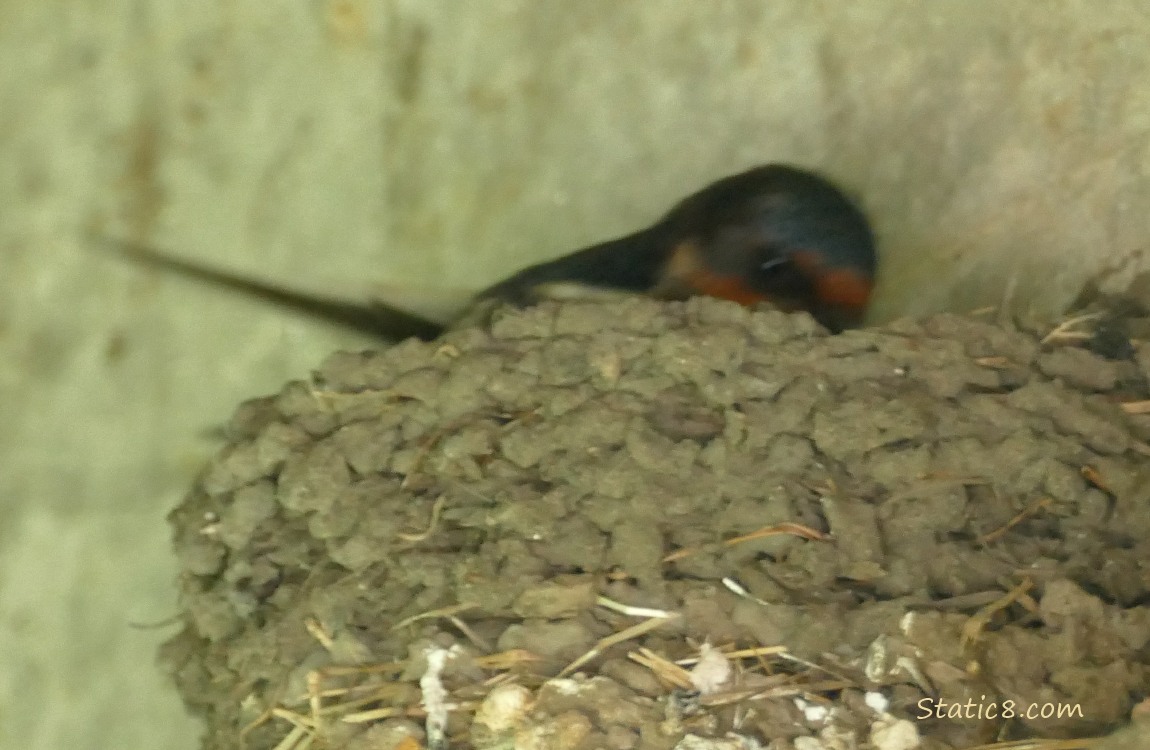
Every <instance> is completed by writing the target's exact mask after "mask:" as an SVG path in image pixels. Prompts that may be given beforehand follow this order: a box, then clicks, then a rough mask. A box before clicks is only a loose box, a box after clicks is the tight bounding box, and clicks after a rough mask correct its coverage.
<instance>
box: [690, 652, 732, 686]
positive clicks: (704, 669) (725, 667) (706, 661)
mask: <svg viewBox="0 0 1150 750" xmlns="http://www.w3.org/2000/svg"><path fill="white" fill-rule="evenodd" d="M730 681H731V661H730V659H728V658H727V657H726V656H724V655H723V652H722V651H720V650H719V649H717V648H715V647H713V646H712V645H711V644H709V643H704V644H703V645H702V646H700V647H699V661H698V662H696V663H695V666H694V667H692V669H691V685H692V686H694V688H695V689H696V690H698V691H699V694H700V695H711V694H712V693H717V692H718V691H719V690H721V689H722V688H723V686H725V685H726V684H727V683H728V682H730Z"/></svg>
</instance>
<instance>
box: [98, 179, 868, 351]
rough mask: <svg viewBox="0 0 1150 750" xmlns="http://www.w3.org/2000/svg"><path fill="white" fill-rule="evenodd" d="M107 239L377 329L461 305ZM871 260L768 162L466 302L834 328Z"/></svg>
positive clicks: (857, 225) (842, 324)
mask: <svg viewBox="0 0 1150 750" xmlns="http://www.w3.org/2000/svg"><path fill="white" fill-rule="evenodd" d="M110 242H111V244H113V245H114V246H116V248H117V249H118V250H119V251H120V252H121V253H122V254H124V255H127V256H128V257H130V258H132V259H134V260H136V261H140V262H144V263H146V264H149V265H153V266H156V267H160V268H163V269H166V270H172V271H175V272H178V273H180V274H182V275H185V276H190V277H193V278H198V279H200V280H203V281H207V282H209V283H212V284H215V285H220V286H224V287H227V288H231V289H235V290H237V291H241V292H243V293H246V294H249V295H252V296H256V297H259V298H262V299H266V300H268V301H271V302H275V303H277V304H281V305H284V306H286V307H288V308H292V309H297V310H300V311H302V312H306V313H310V314H312V315H316V316H319V317H321V318H324V319H328V320H331V321H334V322H338V323H342V324H345V325H348V326H350V327H353V328H356V329H359V330H366V331H368V332H370V333H373V334H376V335H381V336H383V337H384V338H387V339H389V340H398V339H402V338H407V337H410V336H415V337H418V338H422V339H425V340H426V339H431V338H434V337H435V336H437V335H438V334H439V333H441V332H442V331H443V329H444V328H446V327H449V326H450V325H451V323H452V322H454V321H457V320H460V319H461V316H462V314H463V311H464V309H466V308H467V305H466V303H464V304H462V305H455V306H454V307H453V306H452V305H450V304H449V305H448V308H449V309H448V310H447V311H446V312H445V311H444V310H443V309H439V310H436V311H435V312H429V311H428V310H427V309H426V308H425V309H420V307H421V304H420V303H421V302H426V295H412V294H411V293H410V292H408V293H407V294H406V295H404V294H403V290H402V288H395V287H393V288H391V289H385V288H384V289H377V290H375V292H374V293H373V294H372V295H371V298H370V300H369V301H359V300H360V299H365V298H363V297H360V298H359V299H349V298H348V295H346V294H325V293H323V292H322V291H316V290H302V289H298V288H297V289H291V288H288V287H286V286H283V287H281V286H279V285H276V284H273V283H267V282H264V281H260V280H256V279H253V278H248V277H244V276H243V275H241V274H235V273H232V272H230V271H225V270H219V269H214V268H210V267H207V266H204V265H200V264H197V263H194V262H192V261H187V260H182V259H179V258H176V257H173V256H170V255H166V254H164V253H161V252H158V251H156V250H153V249H150V248H147V247H144V246H142V245H138V244H134V243H130V242H124V241H120V240H110ZM876 266H877V256H876V251H875V244H874V239H873V235H872V233H871V230H870V227H869V225H868V223H867V220H866V217H865V216H864V215H863V214H862V212H861V211H860V210H859V209H858V208H857V207H856V206H855V205H854V204H853V203H852V202H851V201H850V200H849V199H848V198H847V197H846V196H845V195H844V194H843V193H842V192H841V191H840V190H839V189H838V188H836V187H835V186H834V185H832V184H831V183H830V182H829V181H827V180H826V179H825V178H823V177H820V176H819V175H816V174H814V173H811V172H808V171H805V170H801V169H797V168H795V167H791V166H786V165H782V164H769V165H765V166H760V167H756V168H754V169H751V170H748V171H746V172H742V173H740V174H737V175H733V176H731V177H726V178H723V179H721V180H718V181H717V182H714V183H712V184H710V185H708V186H707V187H705V188H703V189H702V190H700V191H698V192H697V193H694V194H692V195H690V196H688V197H687V198H685V199H684V200H682V201H681V202H679V203H678V204H677V205H676V206H675V207H674V208H672V209H671V210H670V211H669V212H668V213H667V214H666V215H664V216H663V218H661V219H660V220H659V221H657V222H655V224H653V225H652V226H650V227H647V228H646V229H642V230H639V231H638V232H635V233H633V234H629V235H626V236H624V237H620V238H617V239H613V240H609V241H607V242H604V243H601V244H598V245H593V246H591V247H588V248H585V249H582V250H577V251H575V252H573V253H571V254H569V255H566V256H563V257H561V258H558V259H556V260H552V261H548V262H545V263H540V264H538V265H534V266H530V267H529V268H526V269H523V270H522V271H519V272H518V273H516V274H514V275H512V276H510V277H509V278H507V279H505V280H503V281H501V282H499V283H497V284H495V285H493V286H491V287H488V288H487V289H485V290H483V291H482V292H480V293H479V294H478V295H475V296H474V297H473V298H472V300H471V303H472V307H474V306H475V305H490V304H492V303H500V302H502V303H509V304H512V305H517V306H524V305H529V304H532V303H534V302H537V301H539V300H541V299H545V298H548V297H552V296H558V295H557V290H559V289H561V288H564V287H566V288H569V287H570V286H572V285H574V286H577V287H590V288H597V289H614V290H620V291H625V292H634V293H638V294H646V295H650V296H653V297H656V298H660V299H685V298H687V297H691V296H695V295H708V296H712V297H719V298H723V299H728V300H732V301H735V302H738V303H740V304H743V305H748V306H753V305H756V304H759V303H769V304H771V305H774V306H776V307H778V308H780V309H783V310H788V311H798V310H805V311H807V312H809V313H810V314H811V315H812V316H814V317H815V319H816V320H818V321H819V322H820V323H822V324H823V325H824V326H825V327H826V328H828V329H829V330H831V331H835V332H838V331H841V330H843V329H844V328H849V327H854V326H858V325H860V324H861V323H862V320H863V318H864V316H865V314H866V309H867V305H868V303H869V301H870V296H871V291H872V289H873V286H874V277H875V270H876ZM405 296H406V300H405V299H403V297H405ZM421 298H422V299H421Z"/></svg>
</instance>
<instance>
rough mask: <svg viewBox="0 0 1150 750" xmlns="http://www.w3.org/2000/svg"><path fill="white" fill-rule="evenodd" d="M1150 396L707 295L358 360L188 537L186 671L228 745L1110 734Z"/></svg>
mask: <svg viewBox="0 0 1150 750" xmlns="http://www.w3.org/2000/svg"><path fill="white" fill-rule="evenodd" d="M1148 376H1150V346H1148V345H1146V344H1144V343H1138V342H1135V348H1134V349H1133V350H1132V356H1129V357H1125V358H1122V359H1107V358H1104V357H1101V356H1098V355H1095V354H1093V353H1091V352H1090V351H1088V350H1087V349H1085V348H1080V347H1078V346H1076V345H1074V344H1071V343H1066V342H1064V341H1053V342H1046V343H1044V342H1042V341H1040V340H1039V338H1038V337H1037V336H1036V335H1034V334H1031V333H1027V332H1023V331H1019V330H1015V329H1013V328H1010V327H1003V326H1000V325H997V324H994V323H991V322H987V321H981V320H977V319H969V318H960V317H956V316H939V317H935V318H931V319H929V320H926V321H923V322H900V323H895V324H892V325H888V326H886V327H884V328H878V329H871V330H863V331H853V332H848V333H845V334H842V335H838V336H829V335H827V334H825V333H824V332H823V331H822V330H821V329H819V328H818V326H817V325H816V324H814V323H813V322H812V321H811V320H810V319H809V318H807V317H805V316H802V315H792V316H788V315H784V314H781V313H775V312H751V311H747V310H745V309H743V308H740V307H738V306H735V305H732V304H729V303H724V302H719V301H714V300H708V299H697V300H691V301H689V302H685V303H666V304H664V303H656V302H652V301H648V300H642V299H628V300H622V301H610V302H593V303H590V302H586V303H579V302H568V303H554V304H543V305H540V306H538V307H535V308H531V309H528V310H525V311H506V312H504V313H502V314H501V315H497V316H496V318H495V319H494V320H493V321H492V322H491V323H490V324H489V325H488V326H486V327H483V328H470V329H463V330H456V331H452V332H450V333H448V334H447V335H446V336H445V337H443V338H442V339H440V340H439V341H436V342H433V343H429V344H425V343H419V342H414V341H411V342H406V343H404V344H401V345H398V346H395V347H392V348H390V349H387V350H385V351H378V352H362V353H339V354H335V355H333V356H332V357H331V358H329V359H328V360H327V361H326V362H325V363H324V364H323V365H322V366H321V367H320V369H319V370H318V371H316V372H315V373H314V374H313V376H312V378H311V379H310V380H308V381H300V382H292V383H289V384H288V385H287V386H285V387H284V389H283V390H282V391H281V392H280V393H279V394H278V395H276V396H272V397H268V398H262V399H258V400H254V401H251V402H248V403H245V404H243V405H242V406H241V407H240V408H239V409H238V411H237V413H236V415H235V416H234V418H233V419H232V421H231V423H230V425H229V428H228V431H229V436H230V437H229V444H228V445H227V446H226V447H225V448H224V449H223V450H222V451H221V453H220V454H219V456H218V457H217V458H216V459H215V461H214V462H213V463H212V464H211V465H210V466H209V467H208V468H207V469H206V470H205V471H204V473H203V474H202V475H201V477H200V479H199V480H198V482H197V484H196V485H195V487H194V489H193V490H192V491H191V493H190V494H189V495H188V497H187V498H186V500H185V501H184V502H183V504H182V505H181V506H180V507H178V508H177V509H176V510H175V511H174V512H173V513H172V522H173V524H174V527H175V544H176V550H177V553H178V555H179V559H180V562H181V565H182V570H183V573H182V575H181V578H180V586H181V592H182V615H183V622H184V628H183V631H182V632H181V633H180V634H179V635H177V636H176V637H174V638H173V639H172V640H171V641H170V642H169V643H168V644H167V645H166V647H165V651H164V660H165V662H166V663H167V664H168V665H169V666H170V668H171V670H172V672H173V674H174V676H175V679H176V682H177V684H178V686H179V689H180V691H181V692H182V694H183V697H184V698H185V700H186V702H187V703H188V704H189V705H190V706H191V707H192V708H193V709H194V710H195V711H196V712H197V713H199V714H200V715H202V716H203V717H205V719H206V722H207V727H208V729H207V734H206V737H205V741H204V747H205V748H225V747H226V748H231V747H236V746H237V745H238V744H239V743H240V741H241V740H242V742H243V743H244V744H245V746H246V747H250V748H281V749H284V750H290V749H294V748H303V747H341V748H357V749H366V748H389V747H405V748H414V747H420V746H423V745H430V746H432V747H443V746H451V747H465V746H475V747H516V748H570V749H581V748H588V749H590V748H611V749H613V750H629V749H630V748H671V747H675V746H679V747H732V748H736V747H754V746H755V743H756V742H757V743H758V744H759V745H760V746H764V747H765V746H767V745H768V744H769V743H771V742H774V744H770V747H771V748H775V749H776V750H789V749H792V748H793V749H795V750H817V749H819V748H824V749H826V750H831V749H833V748H872V747H874V748H883V750H906V749H908V748H913V747H923V748H940V749H941V748H966V747H971V746H974V745H977V744H979V743H987V742H991V741H993V740H1002V739H1011V738H1025V737H1083V736H1086V735H1090V734H1095V733H1101V732H1104V731H1108V730H1109V729H1111V728H1113V727H1115V726H1117V725H1120V724H1122V723H1123V722H1125V721H1126V720H1127V719H1128V718H1129V716H1130V714H1131V709H1132V707H1134V706H1135V704H1137V703H1138V702H1139V701H1141V700H1143V699H1144V698H1145V697H1146V695H1147V694H1148V693H1150V608H1148V606H1147V605H1148V603H1150V461H1148V453H1150V451H1148V447H1147V444H1146V441H1147V440H1148V439H1150V416H1147V415H1146V414H1145V413H1144V412H1145V411H1146V410H1145V408H1144V407H1145V406H1146V404H1145V403H1144V402H1142V403H1138V402H1140V401H1143V400H1144V399H1146V398H1147V395H1148V394H1147V393H1146V391H1145V387H1146V381H1147V378H1148ZM956 706H957V707H960V708H958V709H956V708H955V707H956ZM956 710H957V713H956ZM444 722H446V723H445V724H444ZM441 726H442V733H443V737H441V736H440V727H441ZM426 731H430V732H431V736H428V735H427V734H425V732H426ZM684 738H686V739H684ZM724 743H726V744H724ZM836 743H837V744H836ZM1083 746H1085V745H1083ZM1052 747H1053V745H1052ZM1058 747H1071V745H1069V744H1066V745H1058ZM1074 747H1077V745H1074Z"/></svg>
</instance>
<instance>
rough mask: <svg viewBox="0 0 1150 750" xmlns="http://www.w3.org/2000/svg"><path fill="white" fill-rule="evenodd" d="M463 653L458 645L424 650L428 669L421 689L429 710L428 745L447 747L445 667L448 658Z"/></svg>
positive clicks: (432, 749) (421, 678) (424, 707)
mask: <svg viewBox="0 0 1150 750" xmlns="http://www.w3.org/2000/svg"><path fill="white" fill-rule="evenodd" d="M460 653H461V649H460V648H459V646H458V645H453V646H452V647H451V648H441V647H438V646H436V647H432V648H429V649H427V650H426V651H425V652H424V656H426V657H427V671H426V672H424V673H423V676H422V677H420V678H419V690H420V692H421V693H422V695H423V709H424V710H425V711H427V722H426V724H425V727H426V730H427V747H428V748H430V750H439V749H440V748H445V747H447V735H446V731H447V712H448V709H449V708H450V706H449V705H448V703H447V688H445V687H443V680H441V679H440V676H441V675H442V674H443V667H444V666H446V664H447V660H448V659H451V658H454V657H455V656H457V655H459V654H460Z"/></svg>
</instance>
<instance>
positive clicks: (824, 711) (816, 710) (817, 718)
mask: <svg viewBox="0 0 1150 750" xmlns="http://www.w3.org/2000/svg"><path fill="white" fill-rule="evenodd" d="M793 700H794V702H795V708H797V709H799V710H800V711H802V712H803V718H804V719H806V720H807V723H809V724H822V723H823V722H825V721H826V720H827V717H828V716H830V709H829V708H827V707H826V706H824V705H823V704H821V703H811V702H810V701H808V700H803V699H802V698H794V699H793Z"/></svg>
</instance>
